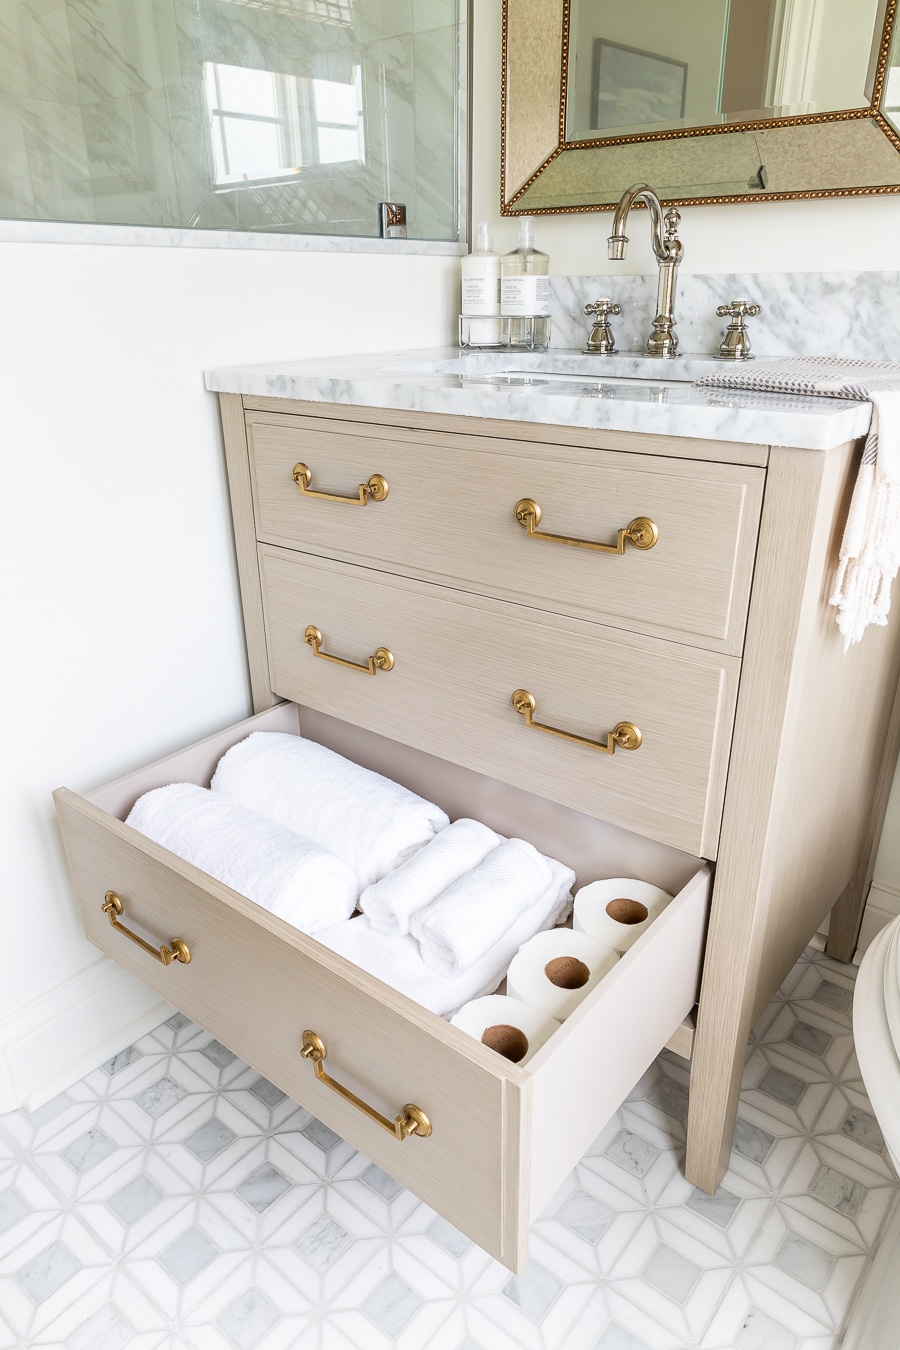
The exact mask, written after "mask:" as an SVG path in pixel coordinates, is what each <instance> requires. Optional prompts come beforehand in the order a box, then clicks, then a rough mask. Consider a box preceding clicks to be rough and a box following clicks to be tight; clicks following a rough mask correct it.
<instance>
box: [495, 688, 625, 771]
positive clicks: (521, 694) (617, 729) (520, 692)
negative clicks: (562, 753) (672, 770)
mask: <svg viewBox="0 0 900 1350" xmlns="http://www.w3.org/2000/svg"><path fill="white" fill-rule="evenodd" d="M512 705H513V707H514V708H515V710H516V712H517V713H521V714H522V716H523V717H524V718H525V725H526V727H533V728H534V730H535V731H546V733H547V735H548V736H558V737H559V739H560V740H561V741H573V742H574V744H575V745H586V746H587V747H588V749H589V750H599V751H600V752H601V754H604V755H614V754H615V752H616V746H618V747H619V749H620V750H637V749H638V747H639V746H640V744H641V741H642V740H643V739H644V738H643V736H642V735H641V731H640V728H639V727H636V726H635V725H634V723H633V722H617V723H616V725H615V726H614V727H613V729H612V731H610V732H609V733H608V734H607V737H606V743H605V744H604V743H603V741H591V740H588V738H587V737H586V736H575V735H573V734H572V732H571V731H560V729H559V727H548V726H546V725H545V724H544V723H543V722H535V720H534V710H535V708H536V707H537V703H536V702H535V699H534V695H533V694H529V692H528V690H527V689H517V690H516V692H515V693H514V694H513V696H512Z"/></svg>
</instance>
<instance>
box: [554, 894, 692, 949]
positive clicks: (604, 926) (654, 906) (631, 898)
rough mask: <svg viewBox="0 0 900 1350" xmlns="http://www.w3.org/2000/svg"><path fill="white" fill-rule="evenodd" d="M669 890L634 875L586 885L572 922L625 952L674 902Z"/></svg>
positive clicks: (595, 937) (593, 936) (580, 931)
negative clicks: (652, 884)
mask: <svg viewBox="0 0 900 1350" xmlns="http://www.w3.org/2000/svg"><path fill="white" fill-rule="evenodd" d="M671 902H672V897H671V895H670V894H669V892H668V891H662V890H660V888H659V887H658V886H651V885H650V883H649V882H648V881H637V880H636V879H635V878H633V877H611V878H610V879H609V880H607V881H592V882H591V884H590V885H589V886H582V888H581V890H580V891H578V893H577V894H576V896H575V915H574V918H573V919H572V923H573V925H574V927H575V929H576V930H577V931H578V932H579V933H587V935H588V937H592V938H594V939H595V940H596V941H597V942H602V943H603V945H604V946H606V947H612V949H613V951H615V952H619V954H620V955H621V954H623V953H624V952H627V951H628V948H629V947H633V946H634V944H635V943H636V942H637V940H638V938H639V937H640V936H641V934H642V933H645V932H646V931H647V929H648V928H649V927H650V925H651V923H652V922H653V920H654V919H656V918H658V917H659V915H660V914H662V912H663V910H664V909H665V907H666V905H669V904H671Z"/></svg>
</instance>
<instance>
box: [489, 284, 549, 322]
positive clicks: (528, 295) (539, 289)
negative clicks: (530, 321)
mask: <svg viewBox="0 0 900 1350" xmlns="http://www.w3.org/2000/svg"><path fill="white" fill-rule="evenodd" d="M500 313H501V314H508V315H512V316H513V317H515V318H527V317H528V316H529V315H531V314H542V315H546V314H549V313H550V278H549V277H502V278H501V281H500Z"/></svg>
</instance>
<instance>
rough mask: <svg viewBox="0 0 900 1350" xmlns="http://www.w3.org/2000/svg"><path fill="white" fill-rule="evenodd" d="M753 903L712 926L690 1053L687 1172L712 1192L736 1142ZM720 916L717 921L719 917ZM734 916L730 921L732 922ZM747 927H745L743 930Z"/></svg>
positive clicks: (752, 979) (749, 998)
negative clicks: (733, 1137) (734, 1137)
mask: <svg viewBox="0 0 900 1350" xmlns="http://www.w3.org/2000/svg"><path fill="white" fill-rule="evenodd" d="M749 910H750V906H749V905H746V904H745V905H744V906H743V912H741V907H740V906H734V907H733V912H732V914H731V915H729V916H725V918H724V920H723V916H722V914H721V909H720V912H719V914H718V916H716V915H715V914H714V918H713V922H712V924H711V926H710V933H709V938H708V940H707V947H706V956H705V960H704V975H703V983H702V986H701V993H700V1006H699V1009H698V1015H697V1030H696V1032H695V1034H694V1046H693V1053H692V1055H691V1087H690V1097H689V1103H688V1123H687V1156H686V1159H685V1168H684V1171H685V1176H686V1177H687V1179H688V1181H690V1182H691V1183H692V1184H693V1185H694V1186H698V1187H699V1188H700V1190H703V1191H707V1192H708V1193H709V1194H710V1195H712V1193H713V1192H714V1191H715V1190H716V1188H717V1187H718V1185H719V1183H720V1182H721V1180H722V1177H723V1176H724V1175H725V1172H726V1171H727V1170H728V1164H729V1160H730V1158H731V1141H732V1136H733V1134H734V1125H735V1121H736V1119H737V1109H738V1100H739V1097H740V1092H741V1079H742V1076H743V1071H744V1060H745V1057H746V1052H747V1042H748V1040H749V1037H750V1030H751V1027H752V1025H753V1012H754V1002H755V995H756V988H757V983H758V978H759V969H758V964H759V963H758V956H757V960H753V959H752V955H751V952H752V944H751V941H750V936H751V935H750V931H749V929H750V927H751V924H750V922H749V920H750V914H749V913H748V911H749ZM717 918H718V922H717V921H716V919H717ZM729 919H730V920H731V921H730V922H729ZM742 929H743V930H744V931H743V932H742V931H741V930H742Z"/></svg>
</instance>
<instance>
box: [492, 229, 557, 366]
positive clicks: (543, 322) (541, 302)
mask: <svg viewBox="0 0 900 1350" xmlns="http://www.w3.org/2000/svg"><path fill="white" fill-rule="evenodd" d="M500 315H501V320H500V327H501V334H502V338H503V341H504V342H506V343H507V344H508V345H509V346H511V347H548V346H549V345H550V259H549V257H548V256H547V254H546V253H542V252H541V251H540V249H537V248H535V246H534V220H533V219H532V217H531V216H524V217H523V219H522V222H521V224H520V225H519V241H518V244H517V245H516V247H515V248H514V249H513V250H512V252H511V253H505V254H504V255H503V257H502V258H501V259H500Z"/></svg>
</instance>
